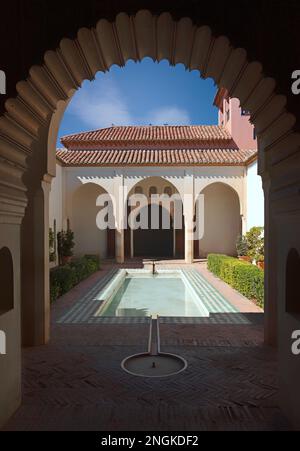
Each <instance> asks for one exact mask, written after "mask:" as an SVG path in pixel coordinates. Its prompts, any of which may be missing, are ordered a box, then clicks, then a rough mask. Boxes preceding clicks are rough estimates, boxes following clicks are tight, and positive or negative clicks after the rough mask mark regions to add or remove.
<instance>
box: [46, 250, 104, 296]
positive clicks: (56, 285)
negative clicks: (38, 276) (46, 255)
mask: <svg viewBox="0 0 300 451" xmlns="http://www.w3.org/2000/svg"><path fill="white" fill-rule="evenodd" d="M99 269H100V262H99V259H98V258H97V257H96V256H90V255H86V256H85V257H83V258H79V259H76V260H73V261H72V262H71V263H69V264H68V265H65V266H59V267H57V268H54V269H51V271H50V300H51V302H54V301H56V300H57V299H58V298H59V297H60V296H63V295H64V294H66V293H68V291H70V290H71V289H72V288H73V287H75V286H76V285H78V284H79V283H80V282H81V281H82V280H85V279H87V278H88V277H89V276H91V275H92V274H94V273H95V272H97V271H99Z"/></svg>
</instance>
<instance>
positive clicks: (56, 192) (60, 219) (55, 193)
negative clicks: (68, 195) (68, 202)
mask: <svg viewBox="0 0 300 451" xmlns="http://www.w3.org/2000/svg"><path fill="white" fill-rule="evenodd" d="M49 204H50V205H49V224H50V227H51V228H52V229H53V226H54V220H56V228H57V232H59V231H61V230H62V229H63V228H64V213H63V210H64V168H63V167H62V166H61V165H59V164H57V165H56V177H55V178H54V179H53V180H52V183H51V193H50V201H49Z"/></svg>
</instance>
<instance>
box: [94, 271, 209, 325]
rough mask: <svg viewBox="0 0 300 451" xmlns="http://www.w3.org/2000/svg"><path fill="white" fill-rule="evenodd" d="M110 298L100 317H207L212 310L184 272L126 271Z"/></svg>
mask: <svg viewBox="0 0 300 451" xmlns="http://www.w3.org/2000/svg"><path fill="white" fill-rule="evenodd" d="M116 287H117V288H116V289H115V290H114V292H113V293H112V294H111V295H110V296H109V297H108V298H107V300H106V302H105V303H104V305H103V308H102V309H101V311H100V312H99V314H100V316H108V317H148V316H152V317H154V318H156V317H158V316H163V317H165V316H175V317H205V316H206V317H207V316H209V312H208V311H207V309H206V308H205V306H204V305H203V304H202V303H201V300H200V298H199V296H198V295H197V294H196V293H195V291H194V290H193V288H192V286H190V285H189V284H188V283H187V282H185V281H184V279H183V278H182V275H181V274H180V272H170V273H167V272H166V273H159V274H157V275H154V276H153V275H152V274H151V273H147V272H143V271H141V272H138V271H136V272H132V273H128V272H127V273H126V276H125V277H124V278H123V279H121V281H119V284H118V285H116Z"/></svg>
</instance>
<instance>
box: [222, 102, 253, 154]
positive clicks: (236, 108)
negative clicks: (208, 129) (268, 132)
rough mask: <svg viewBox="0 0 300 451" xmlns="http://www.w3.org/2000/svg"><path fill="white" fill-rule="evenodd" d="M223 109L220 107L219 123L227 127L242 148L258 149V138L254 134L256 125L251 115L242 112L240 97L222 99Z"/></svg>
mask: <svg viewBox="0 0 300 451" xmlns="http://www.w3.org/2000/svg"><path fill="white" fill-rule="evenodd" d="M222 103H223V108H222V109H223V111H222V109H221V108H219V125H221V126H223V127H225V128H226V129H227V130H228V131H229V133H230V134H231V136H232V138H233V139H234V141H235V142H236V144H237V146H238V147H239V148H240V149H257V139H256V137H255V136H254V126H253V125H252V124H251V123H250V116H249V115H248V114H247V113H246V114H242V109H241V107H240V102H239V100H238V99H230V98H229V99H227V98H224V99H223V100H222Z"/></svg>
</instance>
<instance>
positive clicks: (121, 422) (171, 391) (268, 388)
mask: <svg viewBox="0 0 300 451" xmlns="http://www.w3.org/2000/svg"><path fill="white" fill-rule="evenodd" d="M157 264H158V266H159V268H163V269H173V268H174V267H176V268H184V269H187V267H188V268H190V269H191V268H192V269H193V270H196V271H197V272H199V274H201V276H203V277H204V278H205V279H206V281H207V283H209V284H210V285H211V287H212V289H216V290H218V292H219V293H220V294H221V295H222V296H225V297H226V299H227V300H228V301H229V302H230V303H231V305H233V306H234V307H235V308H236V309H238V310H239V312H240V315H242V316H243V317H244V319H245V321H244V322H243V323H241V322H240V321H237V322H236V323H235V324H232V322H229V324H226V321H219V322H218V323H214V322H211V323H209V322H207V323H202V324H201V322H197V321H192V319H189V320H188V321H185V319H184V318H181V321H180V319H179V318H177V319H176V320H174V319H173V320H172V319H171V318H169V319H167V318H166V319H163V318H162V319H161V323H160V336H161V347H162V351H163V352H170V353H174V354H178V355H180V356H182V357H183V358H185V359H186V360H187V362H188V367H187V369H186V370H185V371H184V372H183V373H181V374H178V375H176V376H172V377H169V378H163V379H161V378H158V379H153V378H142V377H135V376H131V375H129V374H128V373H126V372H125V371H124V370H123V369H122V368H121V362H122V360H123V359H124V358H126V357H128V356H130V355H133V354H136V353H141V352H145V350H146V349H147V343H148V334H149V320H148V319H147V318H138V319H137V318H135V319H134V321H129V320H128V319H127V321H124V318H123V319H122V318H111V319H110V321H106V322H102V323H101V322H99V323H98V324H87V323H85V322H82V323H79V322H76V321H74V322H73V324H72V323H69V324H66V323H60V319H61V318H62V317H64V316H65V315H66V313H68V312H69V311H70V310H72V308H74V306H76V305H77V304H78V303H79V302H80V300H81V299H82V297H84V296H87V295H88V294H89V293H91V292H92V290H93V288H94V287H95V285H96V284H97V283H99V281H100V280H101V279H103V278H105V277H107V275H108V274H109V273H110V271H111V270H112V268H114V269H120V268H122V267H126V268H129V267H131V268H138V269H140V268H144V267H146V268H147V267H148V266H149V263H148V262H143V261H142V260H135V261H134V262H133V261H128V262H125V264H124V265H118V266H116V265H114V264H112V263H111V262H104V263H103V266H102V270H101V271H100V272H98V273H96V274H94V275H93V276H91V277H90V278H89V279H87V280H86V281H84V282H82V283H81V284H80V285H78V286H77V287H75V288H74V289H73V290H71V291H70V292H69V293H68V294H66V295H65V296H63V297H62V298H60V299H59V300H57V302H56V303H55V304H54V305H53V306H52V323H51V336H52V340H51V342H50V343H49V344H48V345H47V346H45V347H36V348H31V349H25V350H24V352H23V402H22V406H21V407H20V409H19V410H18V411H17V413H16V414H15V416H14V417H13V418H12V420H11V421H10V422H9V423H8V424H7V426H6V430H8V431H13V430H35V431H37V430H83V431H85V430H91V431H92V430H100V431H109V430H114V431H121V430H126V431H135V430H141V431H146V430H148V431H151V430H152V431H154V430H161V431H174V430H180V431H192V430H197V431H205V430H286V429H288V427H289V424H288V423H287V421H286V419H285V418H284V416H283V415H282V413H281V411H280V409H279V407H278V397H277V396H278V380H277V355H276V350H274V349H272V348H269V347H268V346H266V345H264V338H263V312H262V310H261V309H260V308H258V307H257V306H255V305H254V304H253V303H252V302H251V301H249V300H247V299H246V298H244V297H243V296H241V295H240V294H239V293H237V292H236V291H234V290H233V289H232V288H230V287H229V286H228V285H226V284H225V283H223V282H222V281H220V280H219V279H217V278H216V277H214V276H213V275H212V274H210V273H209V272H208V271H207V268H206V264H205V263H204V262H202V263H201V262H198V263H195V264H194V265H192V266H191V265H190V266H188V265H185V264H184V263H183V262H182V261H160V262H158V263H157ZM188 322H189V323H188ZM222 322H223V324H222Z"/></svg>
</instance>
